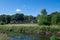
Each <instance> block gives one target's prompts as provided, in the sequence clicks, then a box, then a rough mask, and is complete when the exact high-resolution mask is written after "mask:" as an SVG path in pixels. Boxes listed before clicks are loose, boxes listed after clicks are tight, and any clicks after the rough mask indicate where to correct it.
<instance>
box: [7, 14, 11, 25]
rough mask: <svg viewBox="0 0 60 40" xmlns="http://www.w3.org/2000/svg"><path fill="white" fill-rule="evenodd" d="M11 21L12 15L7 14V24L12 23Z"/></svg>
mask: <svg viewBox="0 0 60 40" xmlns="http://www.w3.org/2000/svg"><path fill="white" fill-rule="evenodd" d="M10 21H11V16H10V15H6V23H7V24H8V23H10Z"/></svg>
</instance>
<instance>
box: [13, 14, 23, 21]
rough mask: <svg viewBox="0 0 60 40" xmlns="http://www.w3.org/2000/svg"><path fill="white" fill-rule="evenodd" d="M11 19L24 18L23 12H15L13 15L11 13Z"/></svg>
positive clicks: (21, 19)
mask: <svg viewBox="0 0 60 40" xmlns="http://www.w3.org/2000/svg"><path fill="white" fill-rule="evenodd" d="M12 20H15V21H19V20H20V21H23V20H24V14H19V13H16V14H15V15H12Z"/></svg>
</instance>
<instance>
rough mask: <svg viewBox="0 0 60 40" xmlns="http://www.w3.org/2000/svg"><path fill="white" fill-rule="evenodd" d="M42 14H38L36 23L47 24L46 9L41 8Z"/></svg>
mask: <svg viewBox="0 0 60 40" xmlns="http://www.w3.org/2000/svg"><path fill="white" fill-rule="evenodd" d="M41 14H42V15H41V16H40V18H39V22H38V24H39V25H48V21H47V13H46V10H45V9H44V10H42V13H41Z"/></svg>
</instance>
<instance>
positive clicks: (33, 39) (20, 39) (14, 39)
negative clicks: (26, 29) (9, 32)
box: [11, 35, 40, 40]
mask: <svg viewBox="0 0 60 40" xmlns="http://www.w3.org/2000/svg"><path fill="white" fill-rule="evenodd" d="M11 40H40V38H39V37H30V36H26V35H25V36H19V37H12V38H11Z"/></svg>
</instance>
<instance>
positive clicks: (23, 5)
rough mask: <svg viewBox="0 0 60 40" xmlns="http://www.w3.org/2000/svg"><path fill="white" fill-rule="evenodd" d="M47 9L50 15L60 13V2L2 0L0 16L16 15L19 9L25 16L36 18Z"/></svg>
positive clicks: (46, 0) (56, 0) (0, 0)
mask: <svg viewBox="0 0 60 40" xmlns="http://www.w3.org/2000/svg"><path fill="white" fill-rule="evenodd" d="M43 8H45V9H46V10H47V13H48V14H50V13H51V12H54V11H60V0H0V14H9V15H12V14H15V13H16V10H17V9H19V10H20V12H21V13H23V14H25V15H33V16H36V15H38V14H40V12H41V10H42V9H43Z"/></svg>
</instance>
